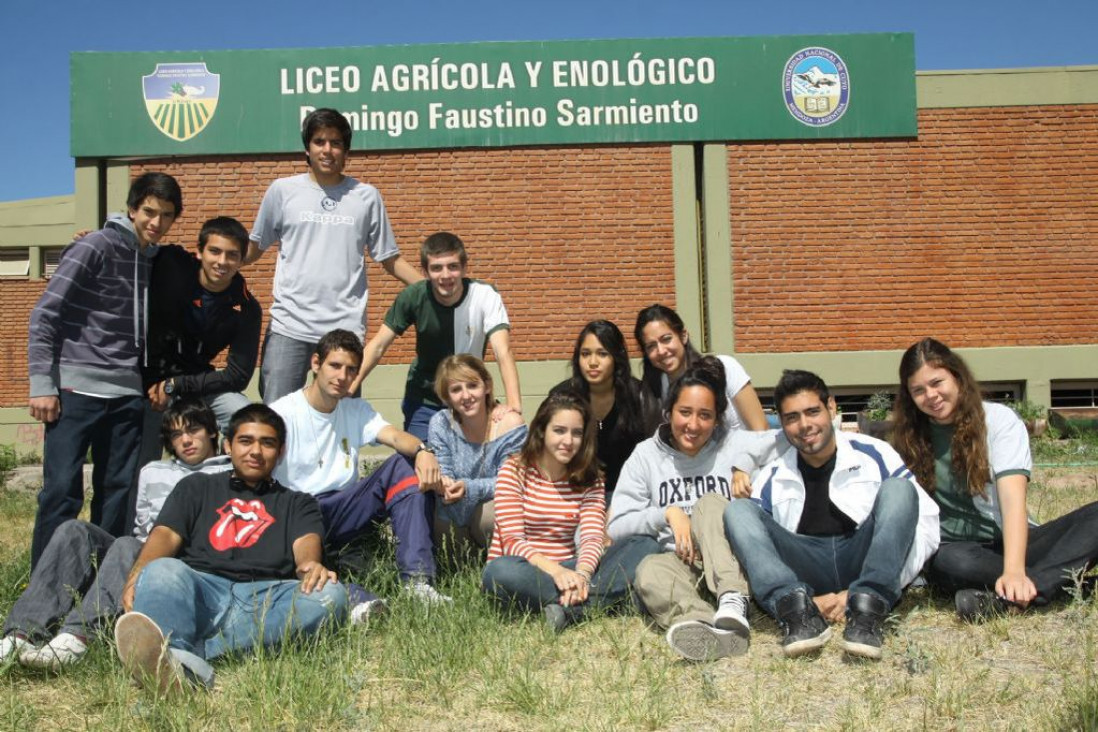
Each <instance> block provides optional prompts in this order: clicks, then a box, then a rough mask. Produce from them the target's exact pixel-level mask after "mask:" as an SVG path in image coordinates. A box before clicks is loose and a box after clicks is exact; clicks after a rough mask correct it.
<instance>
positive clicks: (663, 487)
mask: <svg viewBox="0 0 1098 732" xmlns="http://www.w3.org/2000/svg"><path fill="white" fill-rule="evenodd" d="M787 447H789V443H788V441H786V439H785V435H783V434H782V432H781V430H770V431H767V432H750V431H748V430H732V431H730V432H726V431H723V430H717V431H715V432H714V433H713V436H712V437H710V438H709V441H708V442H707V443H705V445H704V446H703V447H702V449H701V450H699V451H698V454H697V455H694V456H690V455H687V454H686V453H683V452H680V451H678V450H676V449H675V448H674V447H673V446H672V445H671V437H670V429H669V426H668V425H666V424H665V425H661V426H660V428H659V429H658V430H656V434H655V435H653V436H652V437H649V438H648V439H647V440H645V441H644V442H642V443H640V444H639V445H637V447H636V449H634V450H633V454H632V455H630V456H629V459H628V460H626V461H625V465H624V466H623V467H622V469H621V476H620V477H619V478H618V487H617V488H616V489H615V490H614V497H613V499H612V500H611V502H610V525H609V533H610V538H611V540H613V541H618V540H620V539H623V538H625V537H627V536H632V535H634V534H640V535H643V536H651V537H654V538H655V539H656V540H657V541H658V542H659V543H660V545H661V546H662V547H663V549H664V551H674V550H675V537H674V535H673V534H672V533H671V527H670V526H668V524H667V518H666V517H665V516H664V514H665V513H666V511H667V508H668V506H678V507H679V508H681V509H682V510H683V511H685V512H686V513H687V514H689V513H690V512H691V511H693V509H694V504H695V503H697V502H698V499H700V498H701V497H702V496H704V495H705V494H706V493H720V494H721V495H723V496H724V497H725V498H728V499H730V500H731V498H732V469H733V468H739V469H740V470H742V471H744V472H745V473H747V474H748V475H750V474H751V473H753V472H754V471H755V470H758V469H759V468H760V467H762V466H763V465H766V464H767V463H768V462H770V461H771V460H773V459H774V458H776V457H777V456H778V455H779V454H780V453H781V452H782V451H783V450H785V449H786V448H787Z"/></svg>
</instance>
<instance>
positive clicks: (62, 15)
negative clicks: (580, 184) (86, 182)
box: [0, 0, 1098, 201]
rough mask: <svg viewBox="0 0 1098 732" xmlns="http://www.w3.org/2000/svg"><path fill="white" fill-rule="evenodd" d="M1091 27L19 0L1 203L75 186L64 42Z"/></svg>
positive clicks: (1041, 18)
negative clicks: (70, 141) (70, 148)
mask: <svg viewBox="0 0 1098 732" xmlns="http://www.w3.org/2000/svg"><path fill="white" fill-rule="evenodd" d="M70 8H71V9H70ZM1096 27H1098V0H1045V1H1044V2H1032V1H1027V2H1023V1H1022V0H999V1H998V2H988V1H985V0H951V1H947V0H920V1H918V2H906V3H899V2H894V1H890V0H833V1H831V2H828V1H827V0H785V1H784V2H772V3H765V2H761V1H760V0H675V1H674V2H671V1H669V0H638V1H636V2H609V1H606V0H603V1H602V2H600V1H599V0H556V1H555V2H553V3H532V2H528V1H527V2H524V1H523V0H509V1H504V0H464V2H439V1H437V0H419V1H418V2H412V1H409V0H404V1H403V2H390V3H385V4H382V3H374V2H367V1H366V0H357V2H335V1H333V0H329V1H328V2H323V1H321V2H306V3H301V2H296V3H294V2H288V1H287V0H267V1H266V2H262V3H259V2H245V1H241V2H233V1H232V0H220V1H216V2H215V1H212V0H190V2H186V3H179V4H170V3H151V4H146V3H134V2H120V1H119V0H100V2H97V3H71V4H70V3H64V4H56V3H43V2H33V0H18V1H17V2H11V3H8V4H7V7H6V8H5V10H4V12H3V23H2V27H0V54H3V61H2V63H0V99H2V100H3V103H2V106H0V146H2V147H0V160H3V161H4V163H3V172H4V175H2V176H0V201H10V200H16V199H22V198H34V197H38V196H53V195H62V194H66V193H71V192H72V190H73V175H72V171H73V161H72V158H70V157H69V53H70V52H72V51H159V50H212V49H232V48H240V49H247V48H300V47H326V46H371V45H383V44H405V43H412V44H415V43H444V42H475V41H527V40H558V39H573V38H662V37H689V36H755V35H792V34H814V33H860V32H890V31H906V32H913V33H914V34H915V50H916V67H917V68H918V69H920V70H931V69H986V68H1017V67H1033V66H1077V65H1093V64H1098V42H1096V41H1095V37H1094V33H1095V28H1096ZM32 110H33V112H32ZM32 118H33V119H34V120H35V121H34V122H33V123H32V124H31V123H29V120H30V119H32Z"/></svg>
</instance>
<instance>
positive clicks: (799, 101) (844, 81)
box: [782, 47, 850, 127]
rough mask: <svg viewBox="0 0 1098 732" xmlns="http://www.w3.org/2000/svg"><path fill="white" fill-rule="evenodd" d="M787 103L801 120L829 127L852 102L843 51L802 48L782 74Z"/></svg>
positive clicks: (813, 125)
mask: <svg viewBox="0 0 1098 732" xmlns="http://www.w3.org/2000/svg"><path fill="white" fill-rule="evenodd" d="M782 87H783V89H784V90H785V106H786V109H788V110H789V113H790V114H791V115H793V116H794V117H796V118H797V120H798V121H800V122H802V123H804V124H806V125H810V126H812V127H825V126H827V125H829V124H831V123H833V122H835V121H837V120H838V119H839V118H840V117H842V116H843V114H844V113H845V112H846V108H847V107H848V106H849V105H850V76H849V74H848V73H847V70H846V64H845V63H843V60H842V59H841V58H839V54H837V53H835V52H834V51H832V50H831V49H828V48H822V47H816V48H802V49H801V50H800V51H797V52H796V53H795V54H793V55H792V56H791V57H790V58H789V61H788V62H786V64H785V71H784V72H783V73H782Z"/></svg>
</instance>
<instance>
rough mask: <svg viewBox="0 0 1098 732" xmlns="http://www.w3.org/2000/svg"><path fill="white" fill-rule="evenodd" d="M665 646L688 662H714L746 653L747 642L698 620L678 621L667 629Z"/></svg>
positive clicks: (728, 631)
mask: <svg viewBox="0 0 1098 732" xmlns="http://www.w3.org/2000/svg"><path fill="white" fill-rule="evenodd" d="M667 645H669V646H671V649H672V650H673V651H675V653H677V654H679V655H680V656H682V657H683V658H685V659H687V660H688V661H715V660H717V659H718V658H725V657H727V656H742V655H743V654H745V653H747V647H748V640H747V639H746V638H744V637H741V636H739V635H737V634H736V633H733V632H732V631H730V630H721V629H720V628H714V627H713V626H712V625H710V624H709V623H703V622H702V621H700V620H680V621H679V622H677V623H675V624H673V625H672V626H671V627H670V628H668V629H667Z"/></svg>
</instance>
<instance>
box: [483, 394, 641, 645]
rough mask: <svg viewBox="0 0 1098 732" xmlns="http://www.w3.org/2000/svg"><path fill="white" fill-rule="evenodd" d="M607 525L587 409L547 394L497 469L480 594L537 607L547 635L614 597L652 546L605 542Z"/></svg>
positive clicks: (624, 590) (621, 596)
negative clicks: (517, 447) (516, 449)
mask: <svg viewBox="0 0 1098 732" xmlns="http://www.w3.org/2000/svg"><path fill="white" fill-rule="evenodd" d="M605 522H606V506H605V498H604V495H603V483H602V476H601V475H599V469H598V464H597V463H596V461H595V437H594V421H593V420H592V418H591V409H590V407H589V406H588V404H587V402H585V401H584V400H582V399H580V398H578V397H576V396H574V395H571V394H559V395H555V396H551V397H549V398H548V399H546V400H545V401H544V402H542V404H541V406H540V407H539V408H538V411H537V414H535V415H534V419H533V421H532V422H531V423H530V433H529V435H528V436H527V438H526V443H525V444H524V445H523V447H522V451H521V452H520V453H519V454H518V455H515V456H512V457H511V458H509V459H508V460H506V461H505V462H504V463H503V467H502V468H501V469H500V471H499V478H498V479H497V481H496V524H495V529H494V531H493V534H492V545H491V548H490V549H489V550H488V565H487V566H486V567H485V568H484V575H483V587H484V591H485V592H488V593H489V594H491V595H493V596H494V597H495V598H497V599H498V600H499V601H500V602H501V604H503V605H504V606H509V607H515V608H517V609H520V610H526V611H536V610H541V611H542V612H543V614H544V616H545V620H546V623H547V625H548V626H549V627H550V628H551V629H552V630H554V631H555V632H559V631H560V630H563V629H564V627H565V626H567V625H569V624H570V623H573V622H576V621H577V620H579V619H581V618H582V617H583V613H584V609H585V608H586V607H587V606H588V605H591V604H594V605H598V606H603V607H609V606H613V605H616V604H618V603H621V602H622V601H624V600H625V599H626V598H627V597H628V594H629V586H630V584H631V582H632V580H633V574H634V572H635V569H636V566H637V564H638V563H640V561H641V559H643V558H644V557H645V556H647V555H648V554H650V553H651V552H653V551H657V550H658V546H657V545H656V543H655V541H654V540H652V539H650V538H648V537H631V538H630V539H629V540H623V541H620V542H614V544H613V545H611V546H610V548H609V549H606V548H605V546H604V542H603V538H604V527H605Z"/></svg>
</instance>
